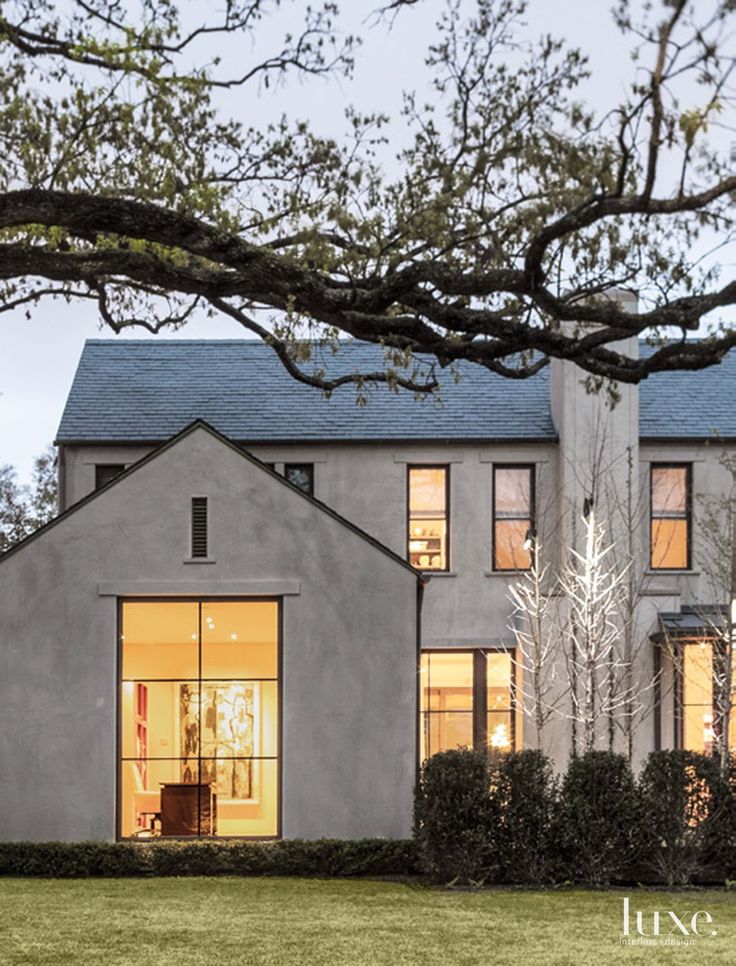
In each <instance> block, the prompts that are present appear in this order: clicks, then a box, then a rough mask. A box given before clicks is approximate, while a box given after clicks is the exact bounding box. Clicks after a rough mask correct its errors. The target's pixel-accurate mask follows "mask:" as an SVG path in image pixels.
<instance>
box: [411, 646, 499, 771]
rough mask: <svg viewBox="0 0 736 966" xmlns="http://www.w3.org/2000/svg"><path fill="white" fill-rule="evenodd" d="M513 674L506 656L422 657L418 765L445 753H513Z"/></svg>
mask: <svg viewBox="0 0 736 966" xmlns="http://www.w3.org/2000/svg"><path fill="white" fill-rule="evenodd" d="M514 672H515V667H514V662H513V658H512V655H511V653H510V652H509V651H482V650H473V651H462V650H459V649H458V650H447V651H424V652H423V654H422V657H421V666H420V681H421V684H420V687H421V696H420V698H421V702H420V708H421V710H420V727H419V731H420V748H419V757H420V759H421V760H424V759H425V758H429V757H430V756H431V755H435V754H437V752H438V751H447V750H448V749H450V748H462V747H468V748H477V749H480V750H485V749H496V750H498V751H508V750H510V749H511V748H513V747H515V742H516V727H515V716H516V709H515V706H514V697H513V695H514Z"/></svg>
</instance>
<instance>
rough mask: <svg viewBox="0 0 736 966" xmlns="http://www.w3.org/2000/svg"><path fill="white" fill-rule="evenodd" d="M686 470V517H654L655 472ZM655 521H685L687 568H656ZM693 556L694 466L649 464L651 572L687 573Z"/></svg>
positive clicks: (690, 464)
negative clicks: (658, 470) (656, 470)
mask: <svg viewBox="0 0 736 966" xmlns="http://www.w3.org/2000/svg"><path fill="white" fill-rule="evenodd" d="M655 469H662V470H685V515H684V516H655V515H654V471H655ZM655 520H684V521H685V550H686V552H685V566H684V567H655V566H654V539H653V529H654V521H655ZM692 554H693V464H692V463H687V462H674V463H673V462H659V461H652V462H651V463H650V464H649V570H651V571H655V572H656V573H670V574H676V573H685V572H686V571H688V570H692Z"/></svg>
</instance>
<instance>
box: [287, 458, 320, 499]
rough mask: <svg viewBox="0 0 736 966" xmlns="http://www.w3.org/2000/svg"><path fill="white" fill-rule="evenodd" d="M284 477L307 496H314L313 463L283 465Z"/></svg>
mask: <svg viewBox="0 0 736 966" xmlns="http://www.w3.org/2000/svg"><path fill="white" fill-rule="evenodd" d="M284 476H285V477H286V479H287V480H288V481H289V483H293V484H294V486H297V487H299V489H300V490H302V491H303V492H304V493H307V494H308V495H309V496H314V463H284Z"/></svg>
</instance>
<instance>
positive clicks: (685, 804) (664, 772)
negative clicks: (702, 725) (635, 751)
mask: <svg viewBox="0 0 736 966" xmlns="http://www.w3.org/2000/svg"><path fill="white" fill-rule="evenodd" d="M639 790H640V794H641V799H642V807H643V810H644V815H643V819H642V826H643V828H642V832H643V843H642V868H643V870H644V872H645V873H647V874H649V875H653V876H654V877H655V878H656V879H657V881H660V882H664V883H665V884H666V885H668V886H673V885H686V884H688V883H689V882H692V881H693V879H698V878H700V879H702V878H708V877H710V876H714V875H717V871H716V868H715V867H717V866H718V865H719V864H721V862H720V857H721V856H722V855H723V852H722V849H723V846H724V845H727V844H728V843H727V839H728V825H729V820H730V818H731V812H732V809H733V800H732V797H731V794H730V792H729V789H728V788H727V786H726V784H725V783H724V782H723V780H722V779H721V776H720V774H719V770H718V764H717V762H716V761H715V759H714V758H712V757H711V756H709V755H702V754H698V753H696V752H694V751H681V750H677V751H655V752H653V753H652V754H650V755H649V757H648V758H647V760H646V764H645V765H644V769H643V770H642V773H641V777H640V779H639ZM724 833H725V834H724ZM724 838H725V839H726V841H724ZM721 877H725V876H721Z"/></svg>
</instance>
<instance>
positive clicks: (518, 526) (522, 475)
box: [493, 465, 534, 570]
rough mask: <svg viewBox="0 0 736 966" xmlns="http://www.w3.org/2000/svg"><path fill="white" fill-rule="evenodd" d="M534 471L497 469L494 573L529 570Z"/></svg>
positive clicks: (532, 525)
mask: <svg viewBox="0 0 736 966" xmlns="http://www.w3.org/2000/svg"><path fill="white" fill-rule="evenodd" d="M533 529H534V467H533V466H498V465H495V466H494V467H493V569H494V570H529V568H530V567H531V565H532V557H531V546H530V540H529V536H530V534H531V532H532V530H533Z"/></svg>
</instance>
